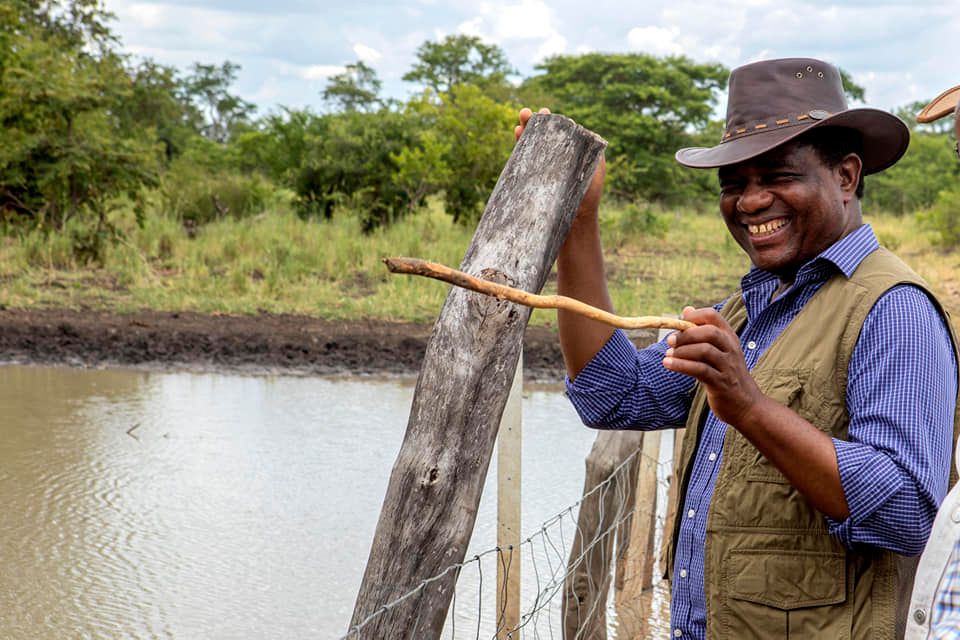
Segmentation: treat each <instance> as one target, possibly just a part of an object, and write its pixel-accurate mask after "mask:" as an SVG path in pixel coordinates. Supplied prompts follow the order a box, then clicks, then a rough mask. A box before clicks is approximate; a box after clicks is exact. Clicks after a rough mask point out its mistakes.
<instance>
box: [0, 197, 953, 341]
mask: <svg viewBox="0 0 960 640" xmlns="http://www.w3.org/2000/svg"><path fill="white" fill-rule="evenodd" d="M128 217H129V218H130V219H127V217H124V216H123V215H120V217H119V219H118V221H117V224H118V226H119V227H120V228H122V229H123V230H124V231H125V237H126V239H125V240H123V241H121V242H120V243H118V244H116V245H115V246H113V247H112V248H110V249H109V251H108V252H107V254H106V257H105V259H104V261H103V262H104V263H103V265H99V266H89V265H80V264H78V263H77V262H76V260H75V259H74V257H73V256H72V252H71V250H70V245H69V242H68V241H67V239H66V238H65V237H64V236H50V237H46V236H43V235H41V234H33V235H27V236H22V237H5V238H3V240H2V245H0V283H2V287H0V305H4V306H5V307H7V308H38V307H41V308H49V307H64V308H72V309H97V310H110V311H117V312H124V311H133V310H142V309H151V310H171V311H172V310H190V311H198V312H205V313H230V314H252V313H259V312H270V313H293V314H306V315H311V316H318V317H323V318H328V319H347V320H349V319H360V318H376V319H384V320H405V321H417V322H432V321H433V320H434V319H435V318H436V316H437V314H438V312H439V310H440V307H441V305H442V304H443V300H444V298H445V296H446V294H447V290H448V287H447V285H445V284H443V283H440V282H437V281H434V280H427V279H424V278H412V277H409V276H394V275H390V274H389V273H388V272H387V270H386V268H385V267H384V266H383V264H382V263H381V259H382V258H383V257H385V256H392V255H404V256H411V257H419V258H425V259H429V260H433V261H436V262H441V263H444V264H447V265H450V266H454V267H455V266H457V265H459V263H460V261H461V259H462V257H463V255H464V252H465V251H466V248H467V246H468V244H469V242H470V238H471V236H472V230H471V229H468V228H464V227H461V226H456V225H453V224H451V223H450V219H449V218H448V217H447V216H446V215H445V214H444V213H443V211H442V210H440V208H439V207H438V206H431V207H429V208H428V209H427V210H425V211H423V212H422V213H420V214H418V215H416V216H414V217H412V218H411V219H409V220H406V221H404V222H402V223H399V224H397V225H394V226H393V227H391V228H389V229H386V230H381V231H378V232H377V233H374V234H373V235H369V236H364V235H362V234H361V233H360V232H359V227H358V225H357V223H356V222H355V219H354V218H352V217H350V216H347V215H340V216H337V217H336V218H335V219H334V220H333V221H332V222H318V221H309V222H306V221H303V220H300V219H299V218H298V217H297V216H296V215H294V214H293V213H292V212H291V211H290V210H289V208H288V207H286V206H284V205H283V204H277V205H276V206H274V207H272V208H271V210H270V211H269V212H267V213H263V214H261V215H259V216H256V217H253V218H248V219H244V220H225V221H222V222H218V223H214V224H211V225H209V226H207V227H204V228H202V229H201V230H200V231H199V232H198V233H197V234H196V235H195V237H189V236H188V234H187V233H186V232H185V231H184V230H183V229H182V227H181V226H180V224H179V223H178V222H177V221H176V220H173V219H171V218H166V217H163V216H159V215H154V216H151V217H149V218H148V220H147V223H146V225H145V227H144V228H143V229H140V228H138V227H137V226H136V225H135V224H133V221H132V216H128ZM602 221H603V222H602V227H603V233H604V246H605V248H606V256H607V270H608V279H609V281H610V288H611V293H612V295H613V299H614V303H615V305H616V309H617V312H618V313H620V314H623V315H651V314H664V313H677V312H678V311H679V309H681V308H682V307H683V306H684V305H687V304H692V305H694V306H702V305H707V304H712V303H715V302H717V301H719V300H721V299H722V298H723V297H724V296H725V295H727V294H729V292H730V291H731V290H732V289H733V288H734V287H736V286H737V283H738V281H739V277H740V276H741V275H742V273H743V272H744V271H745V270H746V268H747V266H748V263H747V261H746V258H745V257H744V255H743V253H742V252H741V250H740V249H739V247H737V246H736V244H735V243H734V242H733V241H732V240H731V238H730V237H729V235H728V233H727V231H726V228H725V227H724V225H723V223H722V221H721V219H720V217H719V215H717V214H709V213H704V214H697V213H693V212H684V211H673V210H660V209H654V208H650V207H638V206H631V207H621V208H607V209H605V210H604V211H603V212H602ZM867 221H868V222H870V223H871V224H873V226H874V229H875V230H876V231H877V233H878V235H879V236H880V239H881V242H883V243H884V244H886V245H887V246H889V247H890V248H892V249H894V250H895V251H897V252H898V253H899V254H900V255H901V256H902V257H903V258H904V259H905V260H906V261H907V262H908V263H909V264H911V266H913V267H914V268H915V269H916V270H917V271H919V272H920V274H921V275H923V276H924V277H926V278H927V279H928V281H929V282H930V284H931V285H932V286H933V288H934V289H935V290H936V291H937V292H938V293H939V294H941V295H942V296H943V298H944V301H945V303H946V305H947V306H948V310H950V311H951V312H955V311H957V310H958V309H960V279H958V278H957V275H956V274H957V267H958V266H960V257H958V255H957V254H956V253H946V254H945V253H942V252H940V251H939V250H937V249H934V248H933V247H932V245H931V243H930V239H929V238H928V237H927V235H926V234H925V232H923V231H922V230H921V229H920V228H919V227H918V225H917V223H916V221H915V219H914V218H913V217H912V216H905V217H899V218H898V217H892V216H874V217H868V219H867ZM552 292H554V289H553V282H552V279H551V281H550V282H548V284H547V287H546V289H545V293H552ZM554 317H555V315H554V313H553V312H550V311H537V312H535V313H534V315H533V319H532V322H534V323H535V324H539V325H547V326H549V325H552V324H553V322H554Z"/></svg>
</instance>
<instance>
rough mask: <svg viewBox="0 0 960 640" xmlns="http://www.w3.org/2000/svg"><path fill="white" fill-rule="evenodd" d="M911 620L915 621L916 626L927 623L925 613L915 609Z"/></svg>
mask: <svg viewBox="0 0 960 640" xmlns="http://www.w3.org/2000/svg"><path fill="white" fill-rule="evenodd" d="M913 619H914V620H916V621H917V624H923V623H924V622H926V621H927V612H926V611H924V610H923V609H917V610H916V611H914V612H913Z"/></svg>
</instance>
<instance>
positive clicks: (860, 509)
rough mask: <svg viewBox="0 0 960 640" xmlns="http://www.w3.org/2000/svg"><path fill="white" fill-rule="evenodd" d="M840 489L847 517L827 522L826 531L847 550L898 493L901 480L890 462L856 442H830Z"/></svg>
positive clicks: (888, 459)
mask: <svg viewBox="0 0 960 640" xmlns="http://www.w3.org/2000/svg"><path fill="white" fill-rule="evenodd" d="M833 447H834V449H835V450H836V453H837V466H838V467H839V469H840V485H841V486H842V487H843V493H844V496H845V497H846V499H847V509H848V511H849V514H850V515H849V516H848V517H847V519H846V520H843V521H842V522H840V521H837V520H834V519H832V518H829V517H828V518H827V523H828V524H829V530H830V533H831V534H832V535H835V536H837V538H839V539H840V541H841V542H842V543H843V544H844V545H845V546H846V547H848V548H853V547H854V546H855V544H856V535H855V533H856V528H857V526H858V525H859V524H860V523H861V522H863V521H864V520H865V519H867V518H868V517H870V516H871V515H872V514H873V513H874V512H875V511H876V510H877V509H879V508H880V507H882V506H883V504H884V503H885V502H886V501H887V500H889V499H890V498H891V496H893V495H894V494H896V493H897V492H898V491H900V489H901V487H902V486H903V479H902V477H901V475H900V469H899V468H898V467H897V465H896V464H894V462H893V460H891V459H890V458H888V457H887V456H885V455H883V454H881V453H878V452H877V451H876V450H874V449H873V448H871V447H869V446H866V445H864V444H860V443H856V442H848V441H847V440H839V439H837V438H834V439H833Z"/></svg>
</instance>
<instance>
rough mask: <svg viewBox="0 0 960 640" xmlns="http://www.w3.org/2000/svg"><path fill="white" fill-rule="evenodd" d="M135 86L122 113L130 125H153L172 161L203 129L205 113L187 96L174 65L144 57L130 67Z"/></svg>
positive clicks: (131, 126)
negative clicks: (159, 62) (170, 65)
mask: <svg viewBox="0 0 960 640" xmlns="http://www.w3.org/2000/svg"><path fill="white" fill-rule="evenodd" d="M129 74H130V81H131V89H130V95H129V97H128V98H127V99H126V100H125V101H124V102H123V104H122V105H121V108H120V110H119V111H118V116H119V117H120V118H122V120H123V123H124V125H125V126H126V127H129V128H144V127H146V128H150V129H152V130H153V131H154V135H155V136H156V139H157V140H158V141H159V142H160V143H162V144H163V149H164V157H165V159H166V161H167V162H170V161H171V160H173V159H174V158H175V157H177V156H179V155H180V154H181V153H183V152H184V150H185V149H186V148H187V146H188V144H189V142H190V139H191V137H193V136H196V135H197V132H198V131H199V130H201V128H202V125H201V123H202V121H203V115H202V114H201V113H200V112H199V111H198V110H197V108H196V107H195V106H194V105H193V104H192V103H191V102H190V100H189V99H188V98H187V96H186V94H185V92H184V87H183V80H182V79H181V78H180V77H179V76H178V74H177V71H176V70H175V69H174V68H173V67H168V66H165V65H162V64H158V63H156V62H154V61H153V60H149V59H146V60H141V61H140V62H139V63H137V64H136V65H134V66H132V67H131V68H130V69H129Z"/></svg>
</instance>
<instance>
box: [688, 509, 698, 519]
mask: <svg viewBox="0 0 960 640" xmlns="http://www.w3.org/2000/svg"><path fill="white" fill-rule="evenodd" d="M695 515H697V512H696V511H694V510H693V509H690V511H687V517H688V518H692V517H693V516H695Z"/></svg>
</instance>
